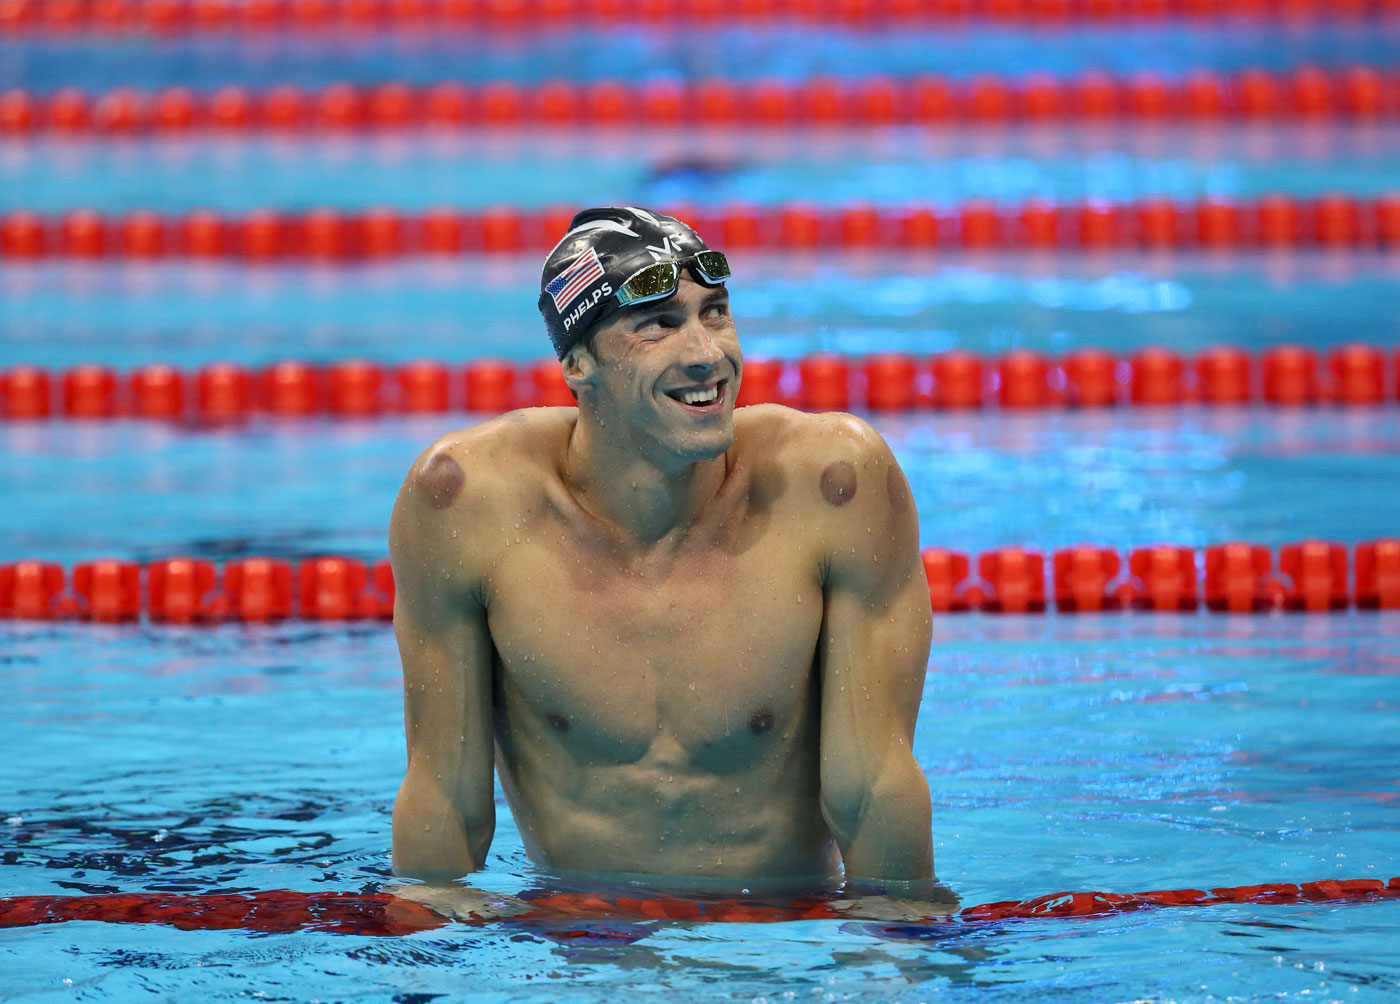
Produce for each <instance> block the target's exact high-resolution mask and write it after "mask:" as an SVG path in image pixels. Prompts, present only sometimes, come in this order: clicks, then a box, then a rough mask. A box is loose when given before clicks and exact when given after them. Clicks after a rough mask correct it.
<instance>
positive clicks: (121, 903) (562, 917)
mask: <svg viewBox="0 0 1400 1004" xmlns="http://www.w3.org/2000/svg"><path fill="white" fill-rule="evenodd" d="M1396 898H1400V877H1397V878H1392V879H1390V880H1389V882H1386V881H1382V880H1381V879H1323V880H1322V881H1319V882H1303V883H1298V884H1295V883H1292V882H1272V883H1266V884H1259V885H1244V886H1223V887H1219V888H1215V889H1209V890H1207V889H1158V890H1154V891H1150V892H1133V893H1112V892H1055V893H1049V894H1048V895H1044V896H1036V897H1034V898H1032V899H1020V900H1002V901H999V902H995V903H982V904H979V905H977V906H969V907H964V908H963V909H962V910H959V911H958V912H957V913H955V914H952V915H950V916H946V917H944V916H931V917H927V918H924V919H922V920H915V921H907V922H902V923H888V922H878V923H877V924H876V925H875V926H874V929H873V930H872V931H871V933H873V934H876V935H879V934H881V933H884V934H887V935H888V936H891V937H900V936H901V935H905V936H907V935H908V934H910V933H913V932H917V931H929V930H937V929H939V928H940V927H948V926H951V925H954V924H959V923H979V924H987V923H1000V922H1004V921H1008V920H1041V919H1055V918H1061V919H1071V918H1089V917H1105V916H1112V915H1115V914H1123V913H1135V912H1138V911H1141V910H1152V909H1162V908H1168V907H1202V906H1215V905H1219V904H1225V903H1259V904H1268V905H1278V904H1333V905H1341V904H1346V903H1374V902H1380V901H1383V900H1389V899H1396ZM502 899H503V900H505V897H502ZM838 902H839V901H838V900H837V898H836V897H834V896H828V897H817V896H808V897H792V898H788V899H782V900H763V899H758V898H746V899H717V898H716V899H703V900H692V899H684V898H681V897H675V896H662V895H619V894H616V893H605V892H599V893H572V892H554V893H551V892H547V891H544V890H527V891H525V892H523V893H521V894H520V896H519V897H517V898H513V899H511V901H509V902H508V904H507V905H506V906H504V907H503V908H502V909H501V910H500V911H499V912H497V913H494V914H493V913H490V912H488V911H485V910H483V913H484V914H485V915H477V914H470V915H468V917H467V918H452V917H448V916H446V915H444V914H441V913H438V912H437V911H436V910H433V909H432V908H430V907H428V906H425V905H423V904H421V903H418V902H415V901H413V900H409V899H403V898H401V897H398V896H394V895H393V894H391V893H383V892H377V893H354V892H315V893H304V892H295V891H292V890H290V889H271V890H266V891H261V892H245V893H212V894H204V895H185V894H180V893H108V894H99V895H90V896H8V897H4V898H0V928H16V927H33V926H37V925H39V924H61V923H65V922H67V921H71V920H86V921H97V922H101V923H108V924H162V925H165V926H168V927H173V928H176V929H178V930H184V931H196V930H198V931H250V932H258V933H261V934H291V933H294V932H297V931H318V932H324V933H334V934H353V935H359V936H361V937H403V936H405V935H409V934H416V933H417V932H419V931H431V930H435V929H437V928H441V927H445V926H447V925H448V924H450V923H453V922H454V920H455V922H456V923H460V924H466V925H469V926H473V927H483V926H487V925H491V926H500V927H505V928H515V929H517V930H525V931H534V932H536V933H538V934H540V935H543V936H545V937H551V938H555V939H559V938H566V939H570V940H587V939H588V938H590V937H604V938H623V939H624V940H626V939H627V935H626V934H625V933H623V932H603V933H601V934H599V933H594V932H591V931H590V930H589V928H588V927H587V926H583V927H578V926H576V925H579V924H583V925H587V924H588V922H595V923H596V922H599V921H613V922H615V923H623V924H627V923H636V924H644V925H646V927H645V928H644V929H643V930H642V931H641V932H639V934H638V936H641V935H642V934H645V933H647V932H649V931H650V930H651V927H652V926H653V925H654V924H655V923H656V922H658V921H661V922H674V923H744V924H771V923H783V922H790V921H798V920H857V921H859V920H862V919H864V918H862V917H861V916H860V915H859V914H852V913H848V912H846V911H844V910H843V909H842V908H841V907H839V906H838V905H837V903H838ZM881 929H883V931H882V930H881Z"/></svg>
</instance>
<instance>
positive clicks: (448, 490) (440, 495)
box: [418, 453, 467, 509]
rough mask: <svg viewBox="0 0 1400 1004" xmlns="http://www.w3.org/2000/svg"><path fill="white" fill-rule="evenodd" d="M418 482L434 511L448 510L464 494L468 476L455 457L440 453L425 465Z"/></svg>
mask: <svg viewBox="0 0 1400 1004" xmlns="http://www.w3.org/2000/svg"><path fill="white" fill-rule="evenodd" d="M418 482H419V484H420V485H422V487H423V490H424V491H426V492H427V493H428V501H429V502H431V503H432V506H433V508H434V509H446V508H447V507H448V506H450V505H451V504H452V503H453V501H454V500H455V499H456V498H457V496H458V495H460V494H461V493H462V487H463V485H465V484H466V483H467V475H466V472H464V471H463V470H462V465H461V464H459V463H457V460H456V458H455V457H453V456H452V455H451V454H448V453H438V454H436V455H435V456H434V457H433V458H432V459H431V460H429V461H428V462H427V463H426V464H424V465H423V470H422V473H420V474H419V475H418Z"/></svg>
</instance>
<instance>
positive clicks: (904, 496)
mask: <svg viewBox="0 0 1400 1004" xmlns="http://www.w3.org/2000/svg"><path fill="white" fill-rule="evenodd" d="M885 491H886V493H888V495H889V497H890V508H891V509H893V510H894V511H895V512H903V511H904V510H905V509H908V508H909V483H908V482H907V481H905V480H904V475H903V474H902V473H901V472H900V470H899V465H898V464H890V466H889V467H888V468H887V469H886V471H885Z"/></svg>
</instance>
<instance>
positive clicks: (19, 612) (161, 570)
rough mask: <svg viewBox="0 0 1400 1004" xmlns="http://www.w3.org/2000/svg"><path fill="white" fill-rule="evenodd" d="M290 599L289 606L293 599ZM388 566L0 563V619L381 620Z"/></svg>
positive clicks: (387, 606) (387, 604)
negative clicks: (66, 566) (220, 567)
mask: <svg viewBox="0 0 1400 1004" xmlns="http://www.w3.org/2000/svg"><path fill="white" fill-rule="evenodd" d="M294 599H295V605H294V603H293V600H294ZM393 611H394V587H393V573H392V571H391V570H390V566H389V562H388V561H387V560H385V561H379V562H377V563H375V564H374V565H373V566H372V567H371V566H369V565H366V563H365V562H363V561H359V560H357V559H354V558H346V557H337V556H327V557H322V558H310V559H306V560H304V561H302V562H301V563H300V564H299V565H298V566H297V567H296V568H295V569H293V567H292V565H291V563H290V562H287V561H284V560H282V559H278V558H268V557H250V558H242V559H238V560H235V561H230V562H229V563H228V564H226V565H225V566H224V568H223V570H222V573H220V571H219V570H218V569H217V568H216V567H215V565H214V563H213V562H212V561H209V560H207V559H203V558H190V557H175V558H167V559H164V560H161V561H154V562H151V563H149V564H147V565H145V566H144V567H142V566H141V565H138V564H137V563H135V562H130V561H120V560H116V559H102V560H98V561H90V562H82V563H80V564H78V565H75V566H74V568H73V573H72V575H71V577H70V576H68V575H67V574H66V573H65V571H64V569H63V568H62V567H61V566H59V565H55V564H53V563H50V562H37V561H19V562H14V563H12V564H6V565H0V617H7V618H8V617H13V618H19V619H24V620H82V621H134V620H138V619H139V618H140V617H141V615H142V613H145V614H146V615H147V616H149V618H150V619H151V620H152V621H156V622H163V623H171V624H213V623H220V622H223V621H245V622H256V621H275V620H284V619H287V618H290V617H294V616H295V617H297V618H299V619H302V620H359V619H363V618H378V619H386V618H389V617H392V616H393Z"/></svg>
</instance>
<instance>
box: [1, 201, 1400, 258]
mask: <svg viewBox="0 0 1400 1004" xmlns="http://www.w3.org/2000/svg"><path fill="white" fill-rule="evenodd" d="M575 211H576V209H575V208H574V207H562V206H552V207H547V208H544V209H517V208H513V207H505V206H497V207H491V208H487V209H484V210H481V211H478V212H467V211H463V210H459V209H456V208H451V207H441V208H434V209H429V210H426V211H424V212H421V213H413V212H405V211H402V210H399V209H395V208H392V207H388V206H378V207H372V208H369V209H365V210H363V211H347V210H340V209H331V208H319V209H311V210H308V211H306V212H278V211H276V210H272V209H259V210H253V211H251V212H248V213H244V214H240V215H232V214H221V213H218V212H215V211H213V210H209V209H199V210H195V211H193V212H189V213H183V214H163V213H158V212H156V211H154V210H150V209H137V210H133V211H130V212H127V213H124V214H104V213H101V212H99V211H97V210H95V209H87V208H82V209H74V210H70V211H68V212H64V213H61V214H56V215H45V214H41V213H37V212H34V211H32V210H27V209H17V210H11V211H9V212H6V213H0V266H3V265H4V264H6V263H18V262H33V261H44V260H54V259H61V260H71V261H84V262H85V261H114V260H115V261H126V262H139V263H150V262H159V261H171V260H181V261H223V260H227V261H237V262H240V263H249V264H261V263H276V262H308V263H316V264H326V265H345V264H349V263H359V262H385V261H397V260H402V259H404V258H406V257H409V256H428V257H444V256H460V255H467V254H485V255H498V254H518V253H522V252H530V251H547V250H548V249H549V248H551V247H553V246H554V243H555V242H556V241H557V240H558V239H559V235H560V234H562V233H564V232H565V231H566V230H567V229H568V224H569V220H570V219H572V217H573V213H574V212H575ZM666 211H667V212H669V213H670V214H671V215H675V216H678V217H679V218H681V219H684V220H686V221H687V222H689V223H691V224H692V225H693V226H694V227H695V228H696V229H697V230H699V231H700V232H702V233H705V234H707V235H712V238H711V239H712V242H713V243H714V244H715V245H716V246H718V247H723V248H724V249H725V250H726V251H729V252H731V253H734V252H742V251H782V252H785V253H790V254H791V253H802V252H807V251H818V250H821V249H829V248H835V249H841V250H846V251H878V250H898V251H901V252H936V251H939V250H957V251H989V252H990V251H1037V252H1045V253H1047V254H1064V253H1092V252H1104V251H1112V250H1126V249H1135V250H1146V251H1160V252H1170V251H1183V250H1193V251H1194V250H1204V251H1210V252H1235V253H1239V252H1253V251H1262V252H1269V253H1285V252H1296V251H1299V250H1304V249H1323V250H1354V251H1355V250H1383V251H1386V252H1393V251H1395V250H1397V249H1400V190H1396V191H1392V192H1387V193H1385V194H1383V195H1381V196H1379V197H1377V198H1374V199H1371V198H1357V197H1354V196H1351V195H1347V194H1344V193H1328V194H1323V195H1319V196H1317V197H1316V198H1311V199H1301V198H1296V197H1293V196H1290V195H1283V194H1277V195H1269V196H1265V197H1263V198H1260V199H1258V200H1254V201H1234V200H1230V199H1223V198H1209V199H1204V200H1201V201H1198V202H1194V203H1179V202H1174V201H1172V200H1170V199H1166V198H1155V197H1154V198H1148V199H1143V200H1141V201H1138V202H1133V203H1126V204H1119V203H1111V202H1106V201H1089V202H1083V203H1070V204H1056V203H1052V202H1048V201H1045V200H1041V199H1030V200H1027V201H1026V202H1023V203H1021V204H1020V205H1014V206H1003V205H999V204H997V203H994V202H990V201H985V200H969V201H967V202H964V203H962V204H960V205H957V206H953V207H947V208H936V207H933V206H930V205H927V204H923V203H911V204H908V205H904V206H877V205H863V204H853V205H847V206H841V207H835V208H826V207H815V206H808V205H801V204H786V205H779V206H767V207H754V206H742V205H738V206H736V205H731V206H727V207H721V208H719V209H716V210H710V209H705V208H701V207H696V206H672V207H667V210H666Z"/></svg>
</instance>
